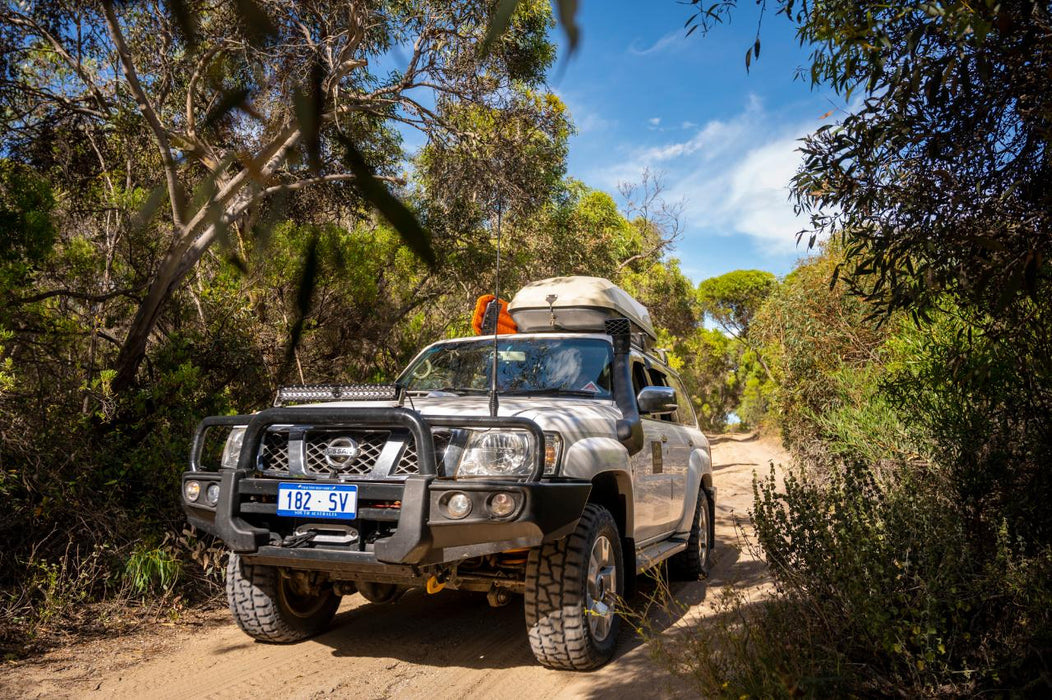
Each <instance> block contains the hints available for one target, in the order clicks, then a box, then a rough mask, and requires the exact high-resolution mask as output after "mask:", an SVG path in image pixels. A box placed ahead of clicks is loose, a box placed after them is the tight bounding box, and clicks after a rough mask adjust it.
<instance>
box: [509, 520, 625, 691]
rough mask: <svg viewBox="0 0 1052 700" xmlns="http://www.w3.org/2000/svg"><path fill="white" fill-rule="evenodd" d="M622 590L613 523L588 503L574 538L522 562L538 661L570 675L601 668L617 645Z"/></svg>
mask: <svg viewBox="0 0 1052 700" xmlns="http://www.w3.org/2000/svg"><path fill="white" fill-rule="evenodd" d="M623 591H624V560H623V557H622V554H621V535H620V533H618V531H617V524H616V523H615V522H614V518H613V517H612V516H611V515H610V512H609V511H607V510H606V509H605V508H603V507H601V506H598V505H595V504H593V503H589V504H588V505H587V506H585V509H584V513H583V515H581V519H580V521H579V522H578V523H577V529H576V530H574V532H573V534H571V535H570V536H569V537H566V538H564V539H561V540H559V541H557V542H549V543H547V544H544V545H541V546H540V547H537V548H535V549H533V550H531V551H530V556H529V559H528V560H527V562H526V628H527V630H528V632H529V637H530V647H532V649H533V653H534V655H535V656H536V657H537V660H538V661H540V662H541V664H543V665H545V666H547V667H548V668H556V669H566V670H572V671H585V670H588V669H592V668H596V667H598V666H601V665H602V664H604V663H606V662H607V661H608V660H609V659H610V657H611V656H613V653H614V648H615V646H616V645H617V636H618V631H619V630H620V617H619V616H618V614H617V611H616V606H617V603H618V600H619V597H620V596H621V595H622V594H623Z"/></svg>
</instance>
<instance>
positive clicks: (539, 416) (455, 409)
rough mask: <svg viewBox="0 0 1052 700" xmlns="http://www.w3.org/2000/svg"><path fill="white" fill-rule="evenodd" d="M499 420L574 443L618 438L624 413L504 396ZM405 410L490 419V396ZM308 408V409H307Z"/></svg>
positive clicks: (581, 403)
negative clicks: (517, 420)
mask: <svg viewBox="0 0 1052 700" xmlns="http://www.w3.org/2000/svg"><path fill="white" fill-rule="evenodd" d="M499 398H500V401H499V403H500V406H499V410H498V415H499V416H504V417H510V416H518V417H522V418H529V419H530V420H533V421H534V422H536V423H537V425H539V426H540V428H541V430H554V431H557V432H559V433H562V434H563V437H564V438H565V439H568V440H570V441H573V440H577V439H580V438H583V437H592V436H599V435H606V436H609V435H616V422H617V420H618V419H620V418H621V412H620V411H619V410H618V409H617V406H616V405H615V404H614V402H613V401H612V400H599V399H586V398H569V397H552V396H530V397H523V396H500V397H499ZM396 405H397V404H395V403H394V402H389V401H332V402H327V403H317V404H310V407H315V408H390V407H393V406H396ZM404 406H405V408H409V409H414V410H416V411H419V412H420V414H421V415H423V416H424V417H425V418H426V417H428V416H435V417H437V416H443V417H445V416H454V417H455V416H488V415H489V412H490V411H489V397H488V396H429V397H413V398H412V400H410V399H406V401H405V403H404ZM304 408H306V406H304Z"/></svg>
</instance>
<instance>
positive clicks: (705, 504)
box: [668, 488, 712, 581]
mask: <svg viewBox="0 0 1052 700" xmlns="http://www.w3.org/2000/svg"><path fill="white" fill-rule="evenodd" d="M711 533H712V506H710V505H709V496H708V494H707V493H705V489H704V488H701V489H700V490H699V491H698V505H697V507H696V508H695V509H694V522H693V523H692V524H691V527H690V537H689V538H688V539H687V548H686V549H685V550H683V551H682V552H680V553H678V554H674V555H673V556H672V558H671V559H669V561H668V564H669V566H668V571H669V576H670V577H671V578H673V579H675V580H677V581H697V580H698V579H699V578H700V577H702V576H707V575H708V573H709V559H710V556H711V554H712V536H711Z"/></svg>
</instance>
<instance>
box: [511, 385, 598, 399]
mask: <svg viewBox="0 0 1052 700" xmlns="http://www.w3.org/2000/svg"><path fill="white" fill-rule="evenodd" d="M500 393H501V394H504V395H505V396H545V395H554V396H580V397H582V398H586V399H598V398H600V395H599V393H598V392H595V391H583V390H581V389H556V388H554V387H549V388H547V389H513V390H511V391H502V392H500Z"/></svg>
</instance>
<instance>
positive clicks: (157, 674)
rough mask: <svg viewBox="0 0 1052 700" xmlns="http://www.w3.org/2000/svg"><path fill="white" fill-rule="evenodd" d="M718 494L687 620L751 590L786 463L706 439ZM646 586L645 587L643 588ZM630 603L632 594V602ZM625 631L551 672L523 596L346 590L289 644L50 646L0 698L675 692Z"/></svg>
mask: <svg viewBox="0 0 1052 700" xmlns="http://www.w3.org/2000/svg"><path fill="white" fill-rule="evenodd" d="M712 443H713V444H712V455H713V465H714V468H715V474H714V480H715V483H716V486H717V488H718V489H719V494H718V500H717V513H716V540H717V542H716V552H715V561H716V564H715V567H714V569H713V571H712V573H711V575H710V577H709V579H708V580H707V581H700V582H697V583H688V584H673V588H672V590H673V592H674V593H675V595H676V597H677V599H679V600H680V601H683V602H685V603H688V604H690V605H691V609H690V611H689V612H688V613H687V616H688V617H689V619H691V620H695V619H697V620H699V621H700V624H704V620H705V618H706V616H707V615H708V614H710V613H711V605H712V601H713V600H715V599H716V598H717V597H718V591H719V588H720V587H721V586H724V585H727V583H728V582H732V581H737V582H739V583H743V584H747V585H750V586H755V587H756V588H757V590H762V589H763V587H764V584H765V581H766V573H765V570H764V567H763V565H762V564H761V562H759V561H756V560H755V559H754V558H752V557H751V556H750V555H749V553H748V552H747V551H746V552H743V551H741V547H740V545H739V543H738V537H737V534H736V530H735V524H736V523H739V522H741V521H743V520H744V519H745V518H747V511H748V509H749V506H750V504H751V501H752V475H753V472H754V470H758V471H759V472H760V473H761V474H766V473H767V470H768V468H769V467H768V465H769V463H770V462H771V461H774V462H775V463H776V464H777V463H784V462H785V455H784V453H783V452H782V451H781V449H780V448H779V447H778V446H777V444H776V443H775V442H774V441H773V440H767V439H757V438H756V437H754V436H747V435H734V436H720V437H716V438H714V439H713V440H712ZM645 590H646V586H644V592H645ZM632 604H633V605H634V606H636V607H641V606H642V605H643V601H642V599H641V598H640V597H637V598H636V599H635V600H633V601H632ZM683 694H684V692H683V689H682V688H681V687H680V686H679V685H677V683H676V682H675V681H674V679H673V678H672V677H671V676H670V675H669V674H668V672H667V671H665V670H664V669H663V668H661V667H660V666H659V665H657V664H655V663H654V662H653V661H652V660H651V659H650V656H649V654H648V651H647V648H646V645H645V644H643V641H642V640H641V639H640V638H639V637H638V636H636V635H635V634H633V633H632V632H631V631H630V630H624V631H623V632H622V635H621V640H620V643H619V647H618V651H617V654H616V656H615V658H614V660H613V661H612V662H611V663H610V664H609V665H607V666H606V667H604V668H602V669H600V670H599V671H596V672H592V673H571V672H561V671H551V670H548V669H545V668H542V667H541V666H539V665H538V664H537V662H536V661H535V660H534V658H533V655H532V653H531V652H530V648H529V644H528V643H527V640H526V629H525V623H524V621H523V609H522V598H521V597H517V598H515V599H513V602H512V603H511V604H509V605H507V606H505V607H502V608H490V607H489V606H488V605H487V604H486V598H485V596H484V595H482V594H471V593H460V592H457V591H446V592H442V593H440V594H438V595H435V596H428V595H426V594H425V593H424V592H423V591H416V590H414V591H410V592H409V593H407V594H406V595H405V596H404V597H403V598H402V599H401V600H400V601H399V602H398V603H396V604H394V605H391V606H378V605H373V604H370V603H368V602H366V601H365V600H364V599H362V598H361V596H358V595H355V596H350V597H348V598H346V599H345V600H344V602H343V605H342V607H341V608H340V612H339V613H338V614H337V616H336V620H335V621H334V623H333V626H332V628H331V629H330V630H329V631H328V632H327V633H325V634H324V635H322V636H320V637H317V638H315V639H312V640H309V641H306V642H302V643H300V644H295V645H291V646H275V645H268V644H260V643H257V642H254V641H252V640H251V639H249V638H248V637H246V636H245V635H244V634H242V632H241V631H240V630H239V629H238V628H237V627H236V626H235V625H234V624H233V623H232V622H231V621H230V618H229V614H228V613H227V612H226V611H225V610H223V611H216V612H214V613H209V614H207V615H205V616H204V618H203V619H200V620H198V621H197V622H195V623H193V624H179V625H174V626H165V625H161V624H157V625H148V626H146V627H145V628H143V629H141V630H139V631H137V632H136V633H134V634H131V635H128V636H125V637H120V638H116V639H107V640H99V641H94V642H87V643H82V644H78V645H75V646H71V647H67V648H63V649H57V650H54V651H52V652H49V653H48V654H46V655H44V656H43V657H41V658H38V659H33V660H29V661H24V662H19V663H9V664H6V665H4V666H0V697H5V698H7V697H25V698H53V697H96V698H111V697H112V698H149V699H150V700H162V699H165V698H187V697H214V698H248V697H275V698H317V697H354V698H361V699H363V700H364V699H367V698H417V697H426V698H435V699H439V698H464V697H477V698H498V699H500V698H516V699H521V698H576V697H596V698H599V697H602V698H640V697H647V698H649V697H674V696H677V695H683Z"/></svg>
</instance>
